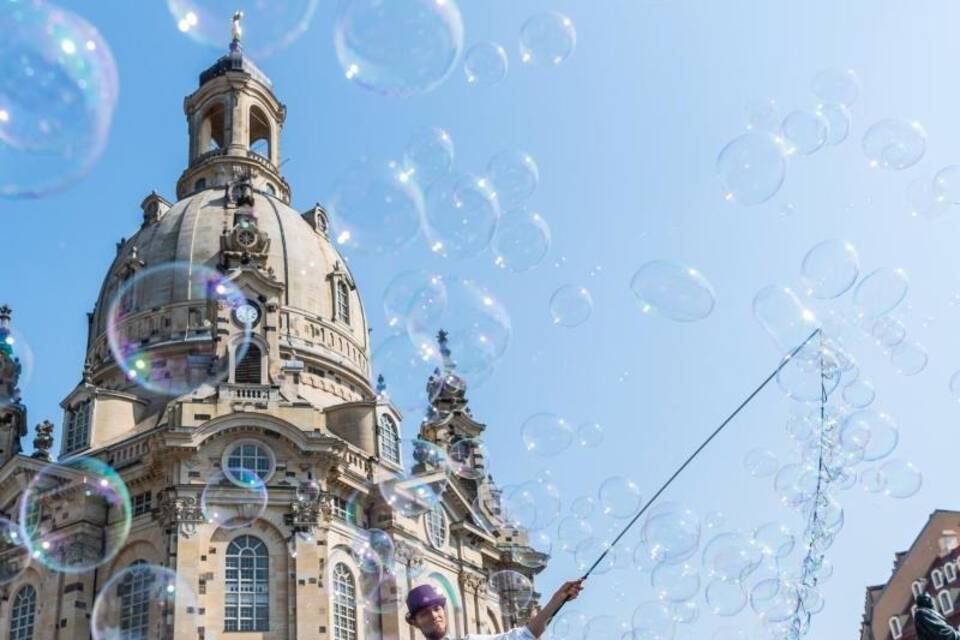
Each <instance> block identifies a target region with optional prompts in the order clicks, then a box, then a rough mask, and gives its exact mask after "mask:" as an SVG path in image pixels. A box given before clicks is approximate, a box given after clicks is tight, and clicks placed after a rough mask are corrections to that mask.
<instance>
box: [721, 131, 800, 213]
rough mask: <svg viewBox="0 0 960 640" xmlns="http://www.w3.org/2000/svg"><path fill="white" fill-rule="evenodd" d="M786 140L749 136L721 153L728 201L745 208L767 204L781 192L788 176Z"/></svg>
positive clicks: (738, 138)
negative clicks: (784, 142) (781, 187)
mask: <svg viewBox="0 0 960 640" xmlns="http://www.w3.org/2000/svg"><path fill="white" fill-rule="evenodd" d="M785 155H786V149H785V148H784V145H783V141H782V140H781V139H780V138H777V137H775V136H773V135H771V134H769V133H763V132H755V131H754V132H749V133H745V134H743V135H741V136H739V137H737V138H735V139H734V140H733V141H731V142H730V143H729V144H728V145H727V146H726V147H724V148H723V150H722V151H720V155H719V156H718V157H717V174H718V175H719V176H720V181H721V183H722V185H723V190H724V198H725V199H726V200H728V201H730V202H735V203H737V204H740V205H743V206H752V205H757V204H760V203H763V202H766V201H767V200H769V199H770V198H772V197H773V196H774V194H776V193H777V191H779V190H780V186H781V185H782V184H783V179H784V177H785V176H786V171H787V162H786V158H785Z"/></svg>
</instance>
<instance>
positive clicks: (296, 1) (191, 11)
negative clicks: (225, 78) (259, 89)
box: [167, 0, 320, 57]
mask: <svg viewBox="0 0 960 640" xmlns="http://www.w3.org/2000/svg"><path fill="white" fill-rule="evenodd" d="M319 5H320V0H270V2H265V1H264V0H232V1H231V2H223V1H222V0H167V9H169V10H170V14H171V15H172V16H173V19H174V20H175V21H176V23H177V29H179V30H180V31H181V32H182V33H185V34H186V35H188V36H189V37H190V38H191V39H193V40H194V41H195V42H199V43H200V44H203V45H207V46H209V47H215V48H218V49H222V48H224V47H225V46H226V44H227V42H228V41H229V39H230V35H231V34H230V23H231V20H232V19H233V16H234V13H235V12H236V11H242V12H243V22H242V35H241V42H242V44H243V48H244V50H245V51H249V52H250V54H251V55H253V56H254V57H267V56H269V55H272V54H273V53H276V52H277V51H278V50H279V49H282V48H283V47H286V46H287V45H289V44H291V43H292V42H294V41H295V40H296V39H297V38H299V37H300V36H301V35H303V34H304V33H305V32H306V31H307V29H309V28H310V23H311V22H312V21H313V15H314V13H315V12H316V10H317V7H318V6H319Z"/></svg>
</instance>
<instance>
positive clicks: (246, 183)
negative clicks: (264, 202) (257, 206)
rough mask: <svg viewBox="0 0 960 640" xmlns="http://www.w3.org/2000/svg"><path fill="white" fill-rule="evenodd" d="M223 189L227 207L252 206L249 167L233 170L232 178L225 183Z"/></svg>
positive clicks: (251, 184)
mask: <svg viewBox="0 0 960 640" xmlns="http://www.w3.org/2000/svg"><path fill="white" fill-rule="evenodd" d="M225 190H226V192H225V194H224V195H225V196H226V204H227V206H228V207H243V206H247V207H252V206H253V183H252V182H251V180H250V171H249V169H247V170H244V169H243V168H238V169H237V170H235V171H234V179H233V180H231V181H230V182H228V183H227V184H226V187H225Z"/></svg>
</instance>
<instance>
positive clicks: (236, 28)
mask: <svg viewBox="0 0 960 640" xmlns="http://www.w3.org/2000/svg"><path fill="white" fill-rule="evenodd" d="M241 20H243V11H237V12H236V13H234V14H233V41H234V42H240V36H242V35H243V28H242V27H241V26H240V21H241Z"/></svg>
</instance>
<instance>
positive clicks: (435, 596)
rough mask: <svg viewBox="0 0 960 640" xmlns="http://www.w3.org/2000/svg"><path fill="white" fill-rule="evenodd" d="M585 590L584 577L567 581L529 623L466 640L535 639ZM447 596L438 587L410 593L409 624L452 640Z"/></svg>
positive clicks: (431, 636)
mask: <svg viewBox="0 0 960 640" xmlns="http://www.w3.org/2000/svg"><path fill="white" fill-rule="evenodd" d="M582 589H583V578H581V579H580V580H571V581H569V582H564V583H563V585H562V586H561V587H560V588H559V589H557V592H556V593H555V594H553V597H552V598H550V601H549V602H548V603H547V605H546V606H545V607H544V608H543V609H541V610H540V612H539V613H538V614H537V615H535V616H533V617H532V618H531V619H530V621H529V622H527V624H526V626H523V627H518V628H516V629H511V630H510V631H508V632H507V633H502V634H498V635H492V636H491V635H468V636H466V637H465V638H464V639H463V640H535V638H539V637H540V636H541V635H543V632H544V630H546V628H547V624H548V623H549V622H550V619H551V618H552V617H553V615H554V614H555V613H556V612H557V611H558V610H559V609H560V607H561V606H563V604H564V603H565V602H566V601H567V600H573V599H574V598H576V597H577V596H578V595H580V591H581V590H582ZM446 604H447V599H446V598H445V597H444V596H443V594H442V593H440V592H439V591H437V589H436V588H435V587H433V586H432V585H429V584H424V585H420V586H419V587H415V588H413V589H411V590H410V593H408V594H407V623H408V624H410V625H412V626H414V627H416V628H417V629H419V630H420V633H422V634H423V637H424V638H426V640H450V636H449V635H447V614H446V610H445V609H444V606H445V605H446Z"/></svg>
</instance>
